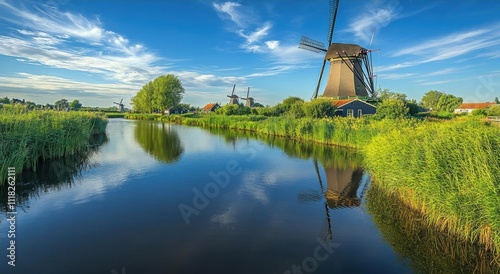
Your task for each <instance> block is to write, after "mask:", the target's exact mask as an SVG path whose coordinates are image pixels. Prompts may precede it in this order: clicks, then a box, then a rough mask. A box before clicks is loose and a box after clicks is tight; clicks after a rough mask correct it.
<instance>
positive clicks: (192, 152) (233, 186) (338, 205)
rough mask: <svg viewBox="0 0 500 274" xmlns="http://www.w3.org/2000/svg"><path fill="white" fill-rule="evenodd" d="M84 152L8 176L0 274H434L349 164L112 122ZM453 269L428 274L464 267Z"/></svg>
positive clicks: (307, 148)
mask: <svg viewBox="0 0 500 274" xmlns="http://www.w3.org/2000/svg"><path fill="white" fill-rule="evenodd" d="M94 142H95V144H96V146H94V147H91V148H89V150H88V151H87V152H85V153H82V154H80V155H76V156H72V157H67V158H64V159H58V160H53V161H47V162H44V163H41V164H40V166H39V168H38V169H37V170H36V172H35V171H30V172H25V173H24V174H22V175H20V176H18V177H17V184H18V185H17V188H16V199H17V201H18V206H17V212H18V213H17V216H16V227H15V267H12V266H9V265H8V264H7V262H8V261H9V258H7V256H6V255H7V254H8V250H7V248H8V247H9V246H8V241H10V239H8V238H7V235H8V234H9V222H8V221H7V215H6V212H5V211H6V199H5V198H6V195H3V199H2V200H1V206H2V210H3V212H2V214H1V216H0V247H1V250H2V251H0V253H1V254H4V255H3V256H2V257H3V259H2V260H0V261H1V263H0V273H37V274H44V273H47V274H58V273H60V274H77V273H82V274H83V273H85V274H88V273H113V274H125V273H126V274H136V273H137V274H139V273H411V272H424V271H425V272H428V271H429V269H430V270H433V269H434V268H432V267H431V266H429V264H433V263H434V261H439V262H442V261H443V260H439V259H438V260H434V261H433V260H428V261H426V260H422V258H426V253H427V251H428V250H426V249H423V248H421V247H420V248H417V247H416V248H415V249H416V250H417V251H416V252H418V254H413V253H412V249H408V248H405V246H406V243H407V242H410V243H413V244H414V245H416V246H419V245H418V241H416V240H415V238H414V235H417V236H416V237H420V236H421V234H422V233H421V231H410V232H408V233H406V234H405V231H407V230H408V226H407V225H405V221H404V220H401V219H397V220H395V219H394V218H395V217H394V216H395V215H398V214H392V213H391V214H388V212H392V211H387V210H386V208H388V207H390V208H392V210H394V208H393V207H392V206H390V205H387V201H386V199H385V198H384V197H380V194H379V193H378V192H377V193H376V194H371V197H368V198H367V196H370V191H372V190H371V189H370V190H368V189H369V188H370V184H371V182H370V176H369V175H368V174H367V173H366V172H364V171H363V169H362V165H361V162H362V158H361V156H360V155H359V154H356V153H355V152H354V151H349V150H345V149H340V148H333V147H325V146H317V145H311V144H302V143H297V142H293V141H291V140H286V139H278V138H276V139H273V138H261V139H259V138H256V137H255V136H251V134H250V133H235V132H231V131H227V130H226V131H224V130H208V129H202V128H196V127H185V126H179V125H169V124H164V123H159V122H151V121H129V120H122V119H111V120H110V123H109V125H108V129H107V137H105V136H101V138H97V139H96V140H95V141H94ZM4 194H5V193H4ZM367 201H368V202H369V203H367ZM412 227H413V226H412ZM412 233H413V234H412ZM394 235H396V236H398V237H397V238H395V236H394ZM412 235H413V236H412ZM429 248H430V249H433V248H434V247H433V246H432V245H431V246H430V247H429ZM454 248H457V247H454ZM458 248H460V247H458ZM434 251H436V250H434ZM434 253H437V255H435V254H434V255H432V256H434V257H438V256H441V254H442V253H439V252H434ZM427 254H428V253H427ZM421 261H423V262H421ZM456 261H460V259H455V260H451V261H450V262H444V263H441V265H439V266H437V267H442V269H440V268H436V269H435V270H437V271H439V270H444V271H445V270H450V267H452V268H453V267H458V270H464V269H466V270H467V269H469V267H471V269H474V267H475V264H476V262H475V261H474V259H472V262H467V265H465V266H463V265H460V264H457V263H456ZM416 262H418V263H416Z"/></svg>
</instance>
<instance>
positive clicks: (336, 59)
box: [299, 0, 374, 98]
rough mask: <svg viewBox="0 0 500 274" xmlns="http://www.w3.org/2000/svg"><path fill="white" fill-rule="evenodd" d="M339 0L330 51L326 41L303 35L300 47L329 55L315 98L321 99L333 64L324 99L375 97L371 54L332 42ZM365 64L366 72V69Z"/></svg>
mask: <svg viewBox="0 0 500 274" xmlns="http://www.w3.org/2000/svg"><path fill="white" fill-rule="evenodd" d="M338 6H339V0H336V1H335V5H334V4H333V0H330V30H329V34H328V50H327V49H326V48H325V44H323V43H322V42H319V41H316V40H313V39H311V38H308V37H305V36H302V39H301V41H300V44H299V48H302V49H307V50H310V51H313V52H318V53H319V52H326V55H325V58H324V60H323V65H322V67H321V72H320V75H319V79H318V84H317V85H316V90H315V91H314V94H313V96H312V97H313V98H317V97H318V90H319V87H320V85H321V79H322V78H323V72H324V69H325V63H326V61H327V60H328V61H329V62H330V72H329V74H328V80H327V83H326V87H325V91H324V92H323V96H325V97H346V96H347V97H349V96H368V95H371V96H373V94H374V84H373V77H374V76H373V68H372V64H371V54H370V53H371V51H370V50H367V49H365V48H363V47H361V46H359V45H355V44H340V43H332V36H333V30H334V26H335V20H336V19H337V10H338ZM363 64H364V69H363Z"/></svg>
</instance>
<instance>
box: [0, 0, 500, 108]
mask: <svg viewBox="0 0 500 274" xmlns="http://www.w3.org/2000/svg"><path fill="white" fill-rule="evenodd" d="M328 7H329V3H328V1H326V0H321V1H320V0H309V1H272V0H270V1H234V2H230V1H206V0H198V1H196V0H189V1H180V0H176V1H149V0H146V1H132V0H126V1H123V0H122V1H105V0H103V1H97V0H95V1H94V0H89V1H73V0H59V1H47V2H42V1H11V0H0V96H1V97H4V96H9V97H11V98H12V97H16V98H26V99H27V100H31V101H35V102H37V103H42V104H45V103H54V102H55V101H56V100H58V99H61V98H66V99H68V100H73V99H80V101H81V102H82V103H83V105H87V106H89V105H91V106H101V107H105V106H112V105H113V104H112V102H113V101H117V100H120V99H121V98H124V102H125V103H127V104H128V103H129V101H130V99H131V98H132V97H133V96H134V95H135V94H136V92H137V91H138V90H139V89H140V88H141V86H142V85H144V84H146V83H147V82H148V81H150V80H152V79H154V78H155V77H157V76H159V75H162V74H166V73H172V74H174V75H176V76H177V77H179V79H181V81H182V83H183V85H184V88H185V89H186V93H185V96H184V99H183V102H185V103H190V104H193V105H196V106H203V105H205V104H206V103H209V102H222V103H226V101H228V98H227V97H226V95H227V94H228V93H229V92H230V91H231V89H232V86H233V84H236V94H238V95H240V96H244V95H245V93H246V90H247V87H250V88H251V91H250V92H251V96H252V97H254V98H255V99H256V101H257V102H260V103H262V104H264V105H266V104H269V105H274V104H276V103H277V102H279V101H281V100H283V99H284V98H286V97H288V96H298V97H301V98H304V99H306V100H308V99H309V98H310V97H311V95H312V93H313V91H314V88H315V86H316V82H317V79H318V75H319V70H320V67H321V62H322V58H323V57H324V54H320V53H313V52H309V51H306V50H303V49H299V48H298V43H299V41H300V38H301V35H305V36H308V37H310V38H313V39H316V40H320V41H323V42H325V43H326V42H327V41H326V40H327V32H328V20H329V15H328ZM499 15H500V1H495V0H484V1H462V0H457V1H409V0H400V1H398V0H391V1H381V0H380V1H379V0H375V1H346V0H343V1H342V0H341V1H340V5H339V11H338V15H337V21H336V25H335V33H334V35H333V41H334V42H340V43H356V44H359V45H361V46H363V47H367V48H368V47H369V44H370V39H371V37H372V34H373V32H374V30H375V36H374V39H373V43H372V45H371V48H372V49H380V51H375V52H374V53H373V63H374V70H375V73H376V74H377V77H376V84H377V86H380V87H382V88H388V89H390V90H391V91H395V92H402V93H406V94H407V95H408V97H409V98H412V99H416V100H420V99H421V97H422V95H423V94H424V93H425V92H427V91H429V90H441V91H445V92H448V93H452V94H454V95H457V96H461V97H463V98H464V100H465V101H470V102H479V101H492V100H493V99H494V98H495V97H496V96H497V97H500V17H499ZM327 68H328V67H327ZM325 77H326V75H325ZM323 82H325V81H323Z"/></svg>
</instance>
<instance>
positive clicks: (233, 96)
mask: <svg viewBox="0 0 500 274" xmlns="http://www.w3.org/2000/svg"><path fill="white" fill-rule="evenodd" d="M235 88H236V85H233V92H231V95H228V96H227V97H229V104H230V105H237V104H239V102H238V98H239V97H238V95H236V94H234V89H235Z"/></svg>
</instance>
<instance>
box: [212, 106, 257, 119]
mask: <svg viewBox="0 0 500 274" xmlns="http://www.w3.org/2000/svg"><path fill="white" fill-rule="evenodd" d="M215 113H217V114H221V115H226V116H229V115H246V114H250V113H251V110H250V108H249V107H242V106H240V105H233V104H227V105H225V106H223V107H220V108H218V109H217V110H216V111H215Z"/></svg>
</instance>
